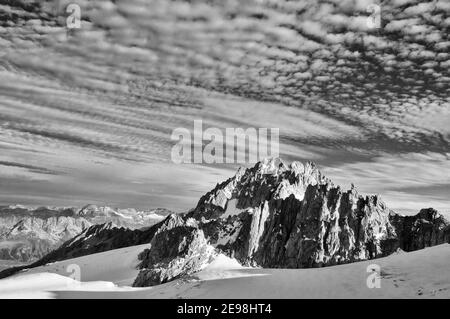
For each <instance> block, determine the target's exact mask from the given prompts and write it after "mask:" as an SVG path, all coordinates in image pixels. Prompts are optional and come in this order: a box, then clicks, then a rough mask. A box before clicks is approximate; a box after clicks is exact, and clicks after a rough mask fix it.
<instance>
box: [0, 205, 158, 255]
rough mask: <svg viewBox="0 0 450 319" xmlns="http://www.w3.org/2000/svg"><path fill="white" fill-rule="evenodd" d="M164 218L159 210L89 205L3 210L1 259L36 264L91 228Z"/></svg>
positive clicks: (133, 225) (0, 209)
mask: <svg viewBox="0 0 450 319" xmlns="http://www.w3.org/2000/svg"><path fill="white" fill-rule="evenodd" d="M163 218H164V216H163V215H160V214H159V211H158V212H156V211H151V212H138V211H136V210H132V209H131V210H130V209H128V210H114V209H111V208H109V207H98V206H94V205H88V206H85V207H83V208H82V209H76V208H48V207H39V208H30V207H24V206H3V207H0V259H2V260H16V261H19V262H33V261H35V260H38V259H39V258H41V257H43V256H45V255H46V254H48V253H49V252H51V251H52V250H54V249H56V248H58V247H59V246H61V244H62V243H64V242H65V241H67V240H69V239H71V238H73V237H75V236H76V235H78V234H80V233H81V232H82V231H84V230H85V229H87V228H89V227H90V226H92V225H96V224H103V223H106V222H112V223H113V224H114V225H115V226H118V227H122V226H123V227H127V228H132V229H134V228H140V227H145V226H151V225H153V224H155V223H156V222H158V221H161V220H162V219H163Z"/></svg>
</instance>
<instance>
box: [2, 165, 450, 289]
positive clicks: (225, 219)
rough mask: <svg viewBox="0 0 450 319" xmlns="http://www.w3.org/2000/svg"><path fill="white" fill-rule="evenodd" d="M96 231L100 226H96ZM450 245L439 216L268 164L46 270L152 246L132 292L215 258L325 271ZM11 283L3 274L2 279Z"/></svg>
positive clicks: (99, 235) (77, 250) (86, 239)
mask: <svg viewBox="0 0 450 319" xmlns="http://www.w3.org/2000/svg"><path fill="white" fill-rule="evenodd" d="M97 227H98V226H97ZM449 241H450V224H449V222H448V221H447V220H445V218H443V217H442V216H441V215H440V214H439V213H438V212H437V211H435V210H433V209H431V208H430V209H424V210H421V211H420V213H419V214H417V215H416V216H401V215H398V214H396V213H394V212H392V211H391V210H390V209H389V208H388V207H387V206H386V204H385V203H384V202H383V201H382V200H381V199H380V197H379V196H377V195H374V196H365V197H364V196H361V195H359V194H358V192H357V190H356V189H355V188H354V187H352V189H350V190H347V191H342V190H341V188H340V187H339V186H335V185H334V184H333V183H332V182H331V181H330V180H329V179H327V178H326V177H324V176H323V175H322V174H321V173H320V171H319V170H318V169H317V167H316V166H315V165H314V164H313V163H306V164H305V165H303V164H301V163H298V162H294V163H292V164H291V165H289V166H287V165H285V164H284V163H283V162H282V161H281V160H279V159H272V160H266V161H263V162H260V163H258V164H256V165H255V166H254V167H252V168H249V169H240V170H239V171H238V172H237V174H236V175H235V176H234V177H232V178H230V179H228V180H227V181H225V182H223V183H221V184H218V185H217V186H216V187H215V188H214V189H213V190H212V191H210V192H208V193H207V194H205V195H204V196H203V197H202V198H201V199H200V200H199V202H198V204H197V206H196V208H195V209H193V210H191V211H190V212H189V213H187V214H183V215H170V216H169V217H167V218H166V219H165V220H164V221H163V222H161V223H159V224H157V225H155V226H153V227H150V228H149V229H147V230H144V231H134V232H129V231H126V230H124V229H117V228H110V227H107V228H106V229H100V228H92V227H91V229H89V230H88V231H87V232H86V233H85V234H84V235H80V236H79V238H77V239H75V240H73V241H70V242H67V243H66V244H64V245H63V247H61V248H60V249H58V250H57V251H56V252H54V253H53V254H50V255H49V256H47V257H46V258H44V259H43V260H42V261H41V262H40V264H43V263H45V262H50V261H55V260H61V259H66V258H70V257H75V256H81V255H85V254H89V253H93V252H100V251H104V250H109V249H115V248H120V247H125V246H127V245H128V246H131V245H138V244H141V243H150V244H151V245H150V248H149V249H148V250H146V251H144V252H143V253H141V254H140V256H139V258H140V260H141V263H140V266H139V267H140V269H141V273H140V274H139V276H138V277H137V278H136V281H135V286H148V285H155V284H159V283H163V282H167V281H170V280H173V279H175V278H179V277H180V276H183V275H186V274H191V273H193V272H195V271H198V270H200V269H202V268H203V267H204V266H205V264H207V263H208V261H209V260H210V259H211V258H212V257H213V256H214V255H215V254H217V253H218V252H223V253H225V254H227V255H229V256H231V257H234V258H236V259H237V260H238V261H240V262H241V263H242V264H247V265H258V266H261V267H285V268H305V267H322V266H330V265H335V264H342V263H349V262H355V261H360V260H366V259H373V258H378V257H382V256H386V255H389V254H391V253H393V252H395V251H397V250H398V249H402V250H405V251H411V250H416V249H421V248H425V247H428V246H433V245H437V244H441V243H444V242H449ZM2 275H5V274H4V273H0V277H1V276H2Z"/></svg>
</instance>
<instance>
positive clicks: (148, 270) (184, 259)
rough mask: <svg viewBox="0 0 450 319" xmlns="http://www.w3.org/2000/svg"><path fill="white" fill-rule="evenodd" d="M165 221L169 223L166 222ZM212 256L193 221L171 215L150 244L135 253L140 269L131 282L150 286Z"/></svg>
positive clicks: (190, 271) (198, 265)
mask: <svg viewBox="0 0 450 319" xmlns="http://www.w3.org/2000/svg"><path fill="white" fill-rule="evenodd" d="M173 221H175V222H173ZM169 223H172V225H169V226H167V224H169ZM214 256H215V251H214V247H212V246H211V245H209V244H208V242H207V240H206V238H205V236H204V234H203V231H202V230H201V229H199V228H198V227H197V225H196V223H195V222H194V221H192V220H191V221H187V222H185V221H184V220H183V219H182V218H181V217H179V216H176V215H173V216H171V218H169V219H167V221H166V222H165V225H163V226H162V227H161V228H160V229H159V230H158V232H157V233H156V234H155V236H154V237H153V239H152V241H151V248H149V249H146V250H144V251H143V252H142V253H141V254H140V255H139V260H141V263H140V265H139V268H140V269H142V270H141V272H140V273H139V275H138V276H137V278H136V280H135V281H134V284H133V286H135V287H145V286H153V285H158V284H163V283H165V282H168V281H171V280H174V279H176V278H179V277H181V276H186V275H190V274H193V273H195V272H197V271H199V270H201V269H202V268H203V267H205V266H206V265H208V263H209V262H210V261H211V259H212V257H214Z"/></svg>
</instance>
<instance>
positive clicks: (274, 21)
mask: <svg viewBox="0 0 450 319" xmlns="http://www.w3.org/2000/svg"><path fill="white" fill-rule="evenodd" d="M68 2H69V1H46V2H39V3H36V4H32V3H30V2H29V1H15V2H7V4H2V6H1V11H2V12H3V14H4V17H5V19H4V20H2V21H1V22H0V46H1V47H2V50H1V51H2V52H0V56H1V61H0V96H1V99H0V143H2V144H4V145H8V146H10V147H13V148H8V151H7V153H6V154H3V156H5V158H2V160H5V161H11V162H18V163H22V164H24V165H32V166H33V165H36V163H32V162H33V161H34V160H32V159H30V158H29V157H27V158H25V159H24V160H23V161H22V160H20V161H19V160H15V159H14V158H13V155H14V156H19V155H20V156H23V155H24V154H28V153H27V150H28V151H30V152H31V151H33V152H34V154H39V155H35V156H36V157H35V160H36V158H37V159H38V161H39V158H41V159H48V160H49V165H48V166H49V168H48V169H49V170H55V171H58V172H59V171H61V170H60V168H61V167H62V168H63V169H62V171H63V172H65V173H69V172H71V171H72V169H73V168H74V167H75V168H78V169H80V170H83V169H84V168H83V167H80V165H81V164H80V162H74V163H71V165H73V167H71V166H70V165H68V164H66V163H67V162H66V159H65V158H61V157H59V156H57V155H55V154H60V153H64V154H66V155H67V157H69V158H70V157H77V156H80V154H81V155H82V156H83V157H84V158H86V160H87V161H102V159H104V158H108V159H114V160H117V161H125V162H132V163H146V164H154V163H161V162H165V163H169V162H170V149H171V146H172V144H171V143H172V142H171V140H170V135H171V131H172V130H173V129H174V128H176V127H191V125H192V122H193V120H194V119H203V120H204V122H205V123H207V124H208V125H211V126H217V127H220V128H224V127H227V126H235V125H239V126H243V127H260V126H263V127H274V126H275V127H279V128H280V129H281V131H280V133H281V140H282V150H283V152H282V154H281V155H282V156H286V157H288V158H290V159H296V158H297V159H307V158H308V157H309V158H312V159H315V160H317V161H319V162H321V163H326V164H327V165H330V166H331V167H338V166H339V165H343V166H342V167H345V164H349V165H350V164H352V165H353V163H355V161H356V162H357V161H360V163H361V165H362V166H361V168H360V169H361V170H363V169H367V166H365V165H366V162H367V158H366V157H373V158H376V159H377V161H381V158H385V156H386V154H390V155H389V156H392V159H393V160H392V161H391V162H387V163H384V162H383V163H384V164H383V165H384V166H383V167H387V166H389V165H392V166H394V167H397V168H398V169H399V170H398V171H389V170H387V169H386V172H385V173H383V170H377V171H373V172H371V171H370V170H369V173H368V174H369V175H368V176H369V177H368V178H367V179H362V180H361V181H362V183H368V181H370V183H373V185H372V184H370V183H368V188H370V187H372V186H373V187H374V188H375V189H376V190H379V189H380V190H382V189H381V185H382V184H381V183H380V180H379V179H376V178H375V179H371V178H370V176H379V175H383V174H384V178H386V179H392V178H397V174H398V178H399V179H400V180H401V179H403V178H405V176H406V175H407V174H409V173H411V171H412V169H411V168H410V169H409V170H408V171H405V172H404V171H402V170H401V169H400V167H399V166H398V164H399V163H402V162H403V161H404V160H405V159H404V156H406V158H408V156H409V155H411V154H421V153H422V154H446V152H448V149H449V148H450V145H449V143H450V132H449V129H448V124H447V123H448V121H449V120H450V114H449V109H450V107H449V103H450V101H449V93H450V92H449V90H450V89H449V87H450V86H449V83H450V74H449V63H450V55H449V54H448V48H449V46H450V41H449V37H448V34H449V33H448V27H449V21H450V20H449V18H448V8H449V4H448V1H443V0H440V1H427V2H417V1H410V0H396V1H381V2H380V6H381V21H382V25H381V28H380V29H371V28H369V26H368V24H367V19H368V17H369V14H370V12H368V11H367V8H368V6H369V5H371V4H372V3H373V1H369V0H364V1H354V0H348V1H315V0H314V1H313V0H311V1H306V0H305V1H284V0H279V1H276V2H274V1H268V0H267V1H266V0H262V1H256V0H255V1H247V0H246V1H243V0H240V1H227V2H223V1H206V0H205V1H202V0H199V1H165V0H150V1H141V0H127V1H125V0H118V1H109V0H105V1H85V0H83V1H81V0H75V1H71V2H76V3H77V4H79V5H80V7H81V16H82V28H81V29H80V30H73V31H70V32H68V30H67V29H66V28H65V21H66V16H65V10H64V9H65V6H66V5H67V3H68ZM14 148H17V149H20V150H21V151H20V152H19V151H17V149H14ZM47 153H50V154H53V155H54V156H50V157H48V155H45V154H47ZM361 153H363V154H364V156H362V155H361ZM408 154H409V155H408ZM6 157H7V158H6ZM419 162H420V163H421V165H423V167H424V168H423V169H424V171H427V170H430V171H433V170H434V169H435V167H434V166H433V163H434V162H433V161H422V160H419V159H416V158H415V157H412V159H411V165H414V163H419ZM355 165H356V164H355ZM378 165H381V163H379V162H378ZM37 166H40V165H37ZM46 167H47V166H46ZM377 167H381V166H377ZM11 169H12V168H11ZM196 169H198V168H196ZM217 169H223V167H220V168H217ZM388 171H389V172H388ZM29 173H30V172H29ZM198 174H211V171H206V170H205V171H202V170H200V172H199V173H198ZM340 174H342V176H346V177H351V176H347V175H345V173H344V172H341V173H340ZM370 174H373V175H370ZM32 175H33V174H32ZM33 176H34V175H33ZM208 180H209V179H208ZM425 180H427V179H426V178H425ZM53 182H55V181H53ZM55 183H56V182H55ZM61 183H63V182H61ZM167 183H168V184H170V183H174V181H170V180H169V178H168V179H167ZM427 183H432V181H428V180H427V182H424V183H421V184H420V187H427V185H428V184H427ZM385 184H387V183H385ZM74 187H75V186H74ZM80 196H81V195H80ZM99 196H100V194H99ZM101 196H105V195H104V194H102V195H101ZM166 202H167V201H166Z"/></svg>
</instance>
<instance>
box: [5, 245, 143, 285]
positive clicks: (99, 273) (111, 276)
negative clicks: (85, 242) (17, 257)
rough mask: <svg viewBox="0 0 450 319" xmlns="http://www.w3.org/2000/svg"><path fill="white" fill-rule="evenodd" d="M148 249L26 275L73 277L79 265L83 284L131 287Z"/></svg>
mask: <svg viewBox="0 0 450 319" xmlns="http://www.w3.org/2000/svg"><path fill="white" fill-rule="evenodd" d="M148 247H149V244H144V245H138V246H131V247H125V248H121V249H116V250H109V251H106V252H103V253H98V254H93V255H87V256H83V257H78V258H74V259H68V260H63V261H59V262H55V263H51V264H47V265H45V266H41V267H37V268H33V269H30V270H27V271H25V272H24V274H39V273H45V272H48V273H54V274H59V275H61V276H69V277H70V276H72V277H73V276H74V271H73V268H74V267H73V266H71V265H77V266H79V267H80V268H79V269H80V273H79V274H80V278H79V280H81V281H82V282H89V281H110V282H112V283H114V284H116V285H120V286H131V285H132V284H133V281H134V279H135V278H136V276H137V275H138V273H139V270H138V269H137V265H138V263H139V261H138V255H139V253H140V252H142V251H143V250H144V249H146V248H148ZM18 276H21V274H19V275H18ZM0 288H1V281H0Z"/></svg>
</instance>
